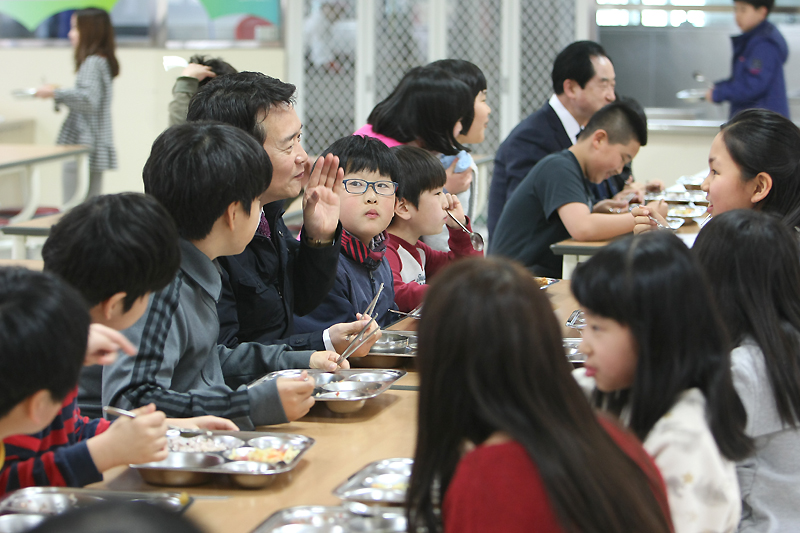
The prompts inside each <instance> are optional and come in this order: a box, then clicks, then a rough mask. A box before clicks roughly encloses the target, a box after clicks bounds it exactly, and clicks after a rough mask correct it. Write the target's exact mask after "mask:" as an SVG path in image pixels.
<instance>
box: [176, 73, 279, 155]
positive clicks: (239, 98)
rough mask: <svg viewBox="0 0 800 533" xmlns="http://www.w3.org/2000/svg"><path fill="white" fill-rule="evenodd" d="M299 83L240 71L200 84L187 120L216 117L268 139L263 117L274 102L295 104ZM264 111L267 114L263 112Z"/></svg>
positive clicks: (191, 103) (259, 137)
mask: <svg viewBox="0 0 800 533" xmlns="http://www.w3.org/2000/svg"><path fill="white" fill-rule="evenodd" d="M294 91H295V86H294V85H292V84H291V83H284V82H282V81H281V80H279V79H277V78H272V77H270V76H266V75H264V74H261V73H260V72H237V73H236V74H229V75H227V76H222V77H221V78H219V79H215V80H214V83H209V84H208V85H205V86H203V87H201V88H200V90H199V91H197V93H195V95H194V96H193V97H192V99H191V100H190V101H189V111H188V112H187V114H186V120H187V122H196V121H198V120H216V121H219V122H224V123H225V124H230V125H231V126H236V127H237V128H239V129H240V130H244V131H246V132H247V133H249V134H250V135H251V136H252V137H253V138H254V139H255V140H257V141H258V143H259V144H261V145H263V144H264V141H266V140H267V132H266V131H265V130H264V125H263V120H264V118H265V117H266V115H267V114H268V113H269V110H270V109H271V108H272V107H273V106H278V105H284V104H285V105H293V104H294ZM262 114H263V116H261V115H262Z"/></svg>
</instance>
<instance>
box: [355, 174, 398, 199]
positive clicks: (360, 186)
mask: <svg viewBox="0 0 800 533" xmlns="http://www.w3.org/2000/svg"><path fill="white" fill-rule="evenodd" d="M342 183H343V184H344V190H345V191H347V192H349V193H350V194H364V193H365V192H367V189H369V187H370V186H372V190H373V191H375V194H377V195H379V196H392V195H393V194H394V193H395V192H397V183H395V182H393V181H367V180H361V179H358V178H355V179H347V180H344V181H342Z"/></svg>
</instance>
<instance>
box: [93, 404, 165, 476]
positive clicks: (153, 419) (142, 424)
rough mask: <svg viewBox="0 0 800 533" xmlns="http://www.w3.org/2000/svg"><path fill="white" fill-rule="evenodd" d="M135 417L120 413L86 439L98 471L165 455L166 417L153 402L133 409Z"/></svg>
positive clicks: (159, 459)
mask: <svg viewBox="0 0 800 533" xmlns="http://www.w3.org/2000/svg"><path fill="white" fill-rule="evenodd" d="M133 413H135V414H136V418H125V417H121V418H118V419H117V420H115V421H114V423H113V424H111V426H110V427H109V428H108V429H107V430H106V431H105V432H103V433H101V434H99V435H96V436H94V437H92V438H91V439H89V440H88V441H86V444H87V446H88V448H89V454H90V455H91V456H92V460H93V461H94V464H95V466H96V467H97V469H98V470H99V471H100V472H105V471H106V470H108V469H109V468H113V467H115V466H119V465H127V464H139V463H149V462H153V461H163V460H164V459H166V458H167V437H166V433H167V421H166V420H167V417H166V416H165V415H164V413H162V412H161V411H156V406H155V405H153V404H149V405H146V406H144V407H140V408H138V409H134V410H133Z"/></svg>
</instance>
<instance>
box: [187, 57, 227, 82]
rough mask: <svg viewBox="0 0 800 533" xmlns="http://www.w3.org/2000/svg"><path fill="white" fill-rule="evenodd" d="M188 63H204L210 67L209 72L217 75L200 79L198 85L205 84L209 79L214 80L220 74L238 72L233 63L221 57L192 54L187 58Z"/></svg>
mask: <svg viewBox="0 0 800 533" xmlns="http://www.w3.org/2000/svg"><path fill="white" fill-rule="evenodd" d="M189 63H196V64H198V65H205V66H207V67H210V68H211V72H213V73H214V74H216V75H217V77H216V78H203V79H202V80H201V81H200V84H199V85H200V87H202V86H203V85H205V84H206V83H208V82H210V81H211V80H215V79H217V78H219V77H222V76H227V75H228V74H236V73H237V72H239V71H238V70H236V69H235V68H233V65H231V64H230V63H228V62H227V61H224V60H223V59H222V58H221V57H209V56H205V55H202V54H197V55H193V56H192V57H190V58H189Z"/></svg>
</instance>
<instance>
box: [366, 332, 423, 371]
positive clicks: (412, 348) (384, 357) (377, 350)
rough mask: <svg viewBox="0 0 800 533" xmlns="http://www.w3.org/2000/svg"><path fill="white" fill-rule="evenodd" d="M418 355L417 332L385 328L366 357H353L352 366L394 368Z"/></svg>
mask: <svg viewBox="0 0 800 533" xmlns="http://www.w3.org/2000/svg"><path fill="white" fill-rule="evenodd" d="M416 356H417V332H416V331H402V330H397V331H395V330H383V331H381V337H380V338H379V339H378V340H377V341H376V342H375V344H374V345H372V348H370V351H369V353H368V354H367V355H366V356H364V357H351V358H350V366H351V367H359V368H394V367H396V366H401V365H403V364H404V362H407V361H409V360H411V359H413V358H414V357H416Z"/></svg>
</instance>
